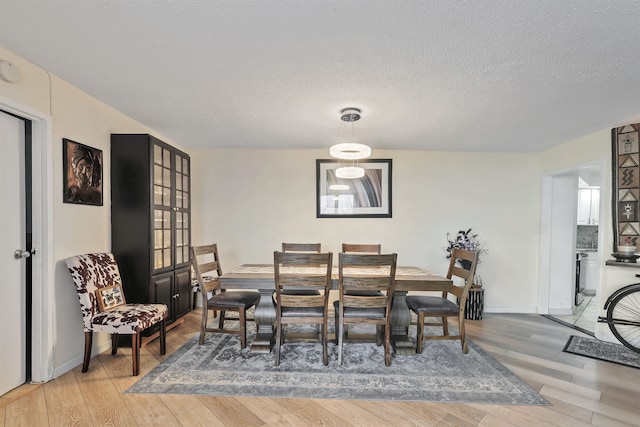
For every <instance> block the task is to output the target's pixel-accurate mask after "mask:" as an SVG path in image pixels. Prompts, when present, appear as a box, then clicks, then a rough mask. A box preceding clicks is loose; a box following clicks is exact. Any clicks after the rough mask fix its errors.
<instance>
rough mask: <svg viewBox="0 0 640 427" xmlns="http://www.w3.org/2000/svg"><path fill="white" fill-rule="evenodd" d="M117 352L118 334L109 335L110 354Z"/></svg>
mask: <svg viewBox="0 0 640 427" xmlns="http://www.w3.org/2000/svg"><path fill="white" fill-rule="evenodd" d="M117 352H118V334H111V354H112V355H113V354H116V353H117Z"/></svg>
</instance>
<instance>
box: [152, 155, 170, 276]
mask: <svg viewBox="0 0 640 427" xmlns="http://www.w3.org/2000/svg"><path fill="white" fill-rule="evenodd" d="M171 195H172V188H171V151H169V150H168V149H166V148H163V147H162V146H160V145H154V147H153V204H154V209H153V268H154V269H156V270H157V269H161V268H166V267H171V265H172V264H171V262H172V253H171V240H172V235H171V231H172V230H171Z"/></svg>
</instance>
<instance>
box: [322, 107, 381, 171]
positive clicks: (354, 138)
mask: <svg viewBox="0 0 640 427" xmlns="http://www.w3.org/2000/svg"><path fill="white" fill-rule="evenodd" d="M341 113H342V115H341V116H340V119H341V120H342V121H343V122H345V123H350V124H351V130H350V134H349V135H348V136H347V139H348V142H341V143H339V144H336V145H333V146H332V147H331V148H330V149H329V154H330V155H331V157H335V158H336V159H340V160H351V165H350V166H340V167H339V168H337V169H336V177H338V178H344V179H354V178H362V177H363V176H364V168H361V167H360V166H358V163H357V160H360V159H366V158H367V157H369V156H371V148H370V147H369V146H367V145H364V144H360V143H358V135H357V129H356V128H357V125H356V122H357V121H358V120H360V118H361V117H362V116H361V112H360V110H359V109H358V108H345V109H344V110H342V111H341ZM343 124H344V123H343Z"/></svg>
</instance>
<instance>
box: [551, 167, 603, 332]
mask: <svg viewBox="0 0 640 427" xmlns="http://www.w3.org/2000/svg"><path fill="white" fill-rule="evenodd" d="M603 170H604V166H603V165H602V164H600V163H595V164H588V165H584V166H581V167H578V168H575V169H572V170H567V171H563V172H561V173H557V174H554V175H549V176H548V177H545V180H546V183H547V185H545V189H544V191H543V193H545V195H543V197H545V198H546V199H547V203H548V209H547V212H546V215H543V222H545V221H546V222H548V224H549V225H550V226H549V227H548V230H549V231H548V245H549V251H548V256H549V259H548V272H547V273H548V275H547V277H548V278H549V280H548V283H547V284H546V287H547V289H546V293H547V306H546V307H547V317H549V318H551V319H552V320H556V321H558V322H560V323H563V324H565V325H567V326H570V327H573V328H575V329H578V330H580V331H582V332H585V333H588V334H591V335H593V334H594V332H595V328H596V323H597V315H598V308H597V305H596V304H597V298H596V293H597V289H598V288H599V287H600V280H601V268H602V267H601V264H602V259H603V256H602V247H601V246H602V245H601V244H600V234H601V233H600V232H599V231H600V212H601V210H602V206H601V203H600V190H601V187H602V185H603ZM543 204H544V202H543ZM541 247H544V245H542V246H541ZM542 287H543V284H542V283H541V288H542ZM541 312H542V313H544V311H541Z"/></svg>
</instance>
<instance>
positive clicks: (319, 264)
mask: <svg viewBox="0 0 640 427" xmlns="http://www.w3.org/2000/svg"><path fill="white" fill-rule="evenodd" d="M332 260H333V254H332V253H331V252H326V253H298V252H278V251H275V252H274V253H273V268H274V278H275V285H276V305H277V306H280V307H286V306H309V307H310V306H323V305H326V301H328V298H329V291H330V290H331V267H332ZM287 290H293V291H295V290H297V291H301V290H317V291H323V293H321V294H314V295H308V294H302V295H296V294H285V293H284V292H283V291H287Z"/></svg>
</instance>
